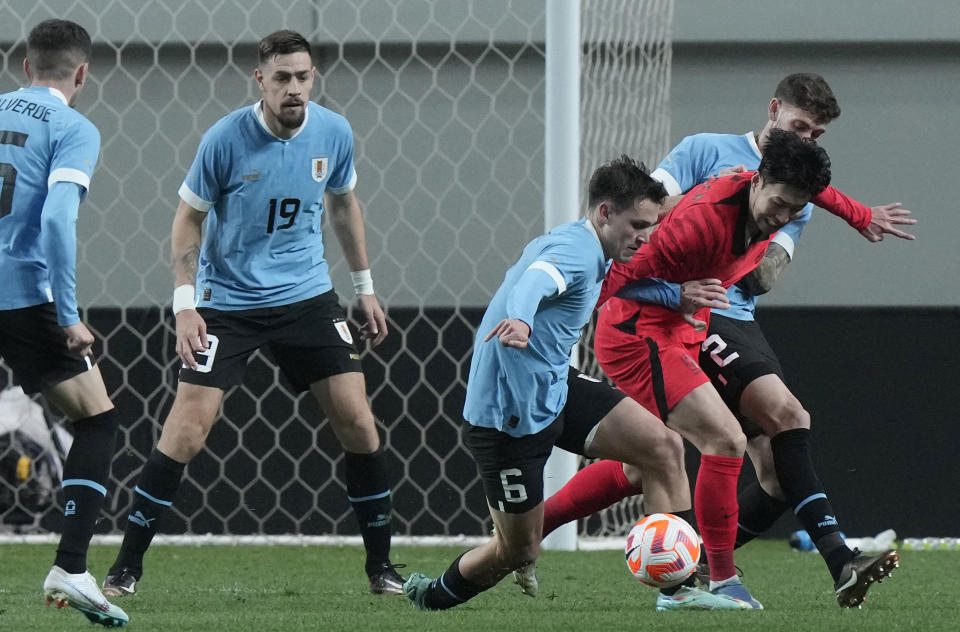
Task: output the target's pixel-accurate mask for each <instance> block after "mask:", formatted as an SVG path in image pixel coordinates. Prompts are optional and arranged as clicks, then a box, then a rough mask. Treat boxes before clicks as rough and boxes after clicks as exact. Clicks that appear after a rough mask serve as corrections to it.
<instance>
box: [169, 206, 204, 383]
mask: <svg viewBox="0 0 960 632" xmlns="http://www.w3.org/2000/svg"><path fill="white" fill-rule="evenodd" d="M206 218H207V214H206V213H204V212H203V211H199V210H197V209H195V208H193V207H192V206H190V205H189V204H187V203H186V202H184V201H183V200H180V204H179V205H178V206H177V213H176V215H174V218H173V229H172V230H171V232H170V252H171V256H172V260H173V286H174V288H176V289H175V290H174V301H173V302H174V305H173V311H174V314H176V318H177V355H178V356H179V357H180V360H181V361H182V362H183V363H184V364H185V365H186V366H188V367H190V368H191V369H196V368H198V366H199V365H198V364H197V360H196V358H194V356H193V352H194V351H203V350H205V349H207V348H208V347H209V342H208V341H207V324H206V322H204V320H203V317H201V316H200V314H199V313H197V310H196V309H195V308H194V307H192V306H190V303H192V302H193V288H194V283H196V279H197V265H198V263H199V260H200V243H201V239H202V237H203V220H205V219H206ZM178 292H180V293H181V296H180V297H178V294H177V293H178ZM186 295H189V296H186ZM181 301H186V302H187V303H186V304H185V305H181V304H179V303H180V302H181Z"/></svg>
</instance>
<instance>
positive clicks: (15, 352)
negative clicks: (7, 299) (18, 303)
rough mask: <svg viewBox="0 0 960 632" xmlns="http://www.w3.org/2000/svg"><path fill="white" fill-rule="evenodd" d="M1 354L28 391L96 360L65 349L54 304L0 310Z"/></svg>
mask: <svg viewBox="0 0 960 632" xmlns="http://www.w3.org/2000/svg"><path fill="white" fill-rule="evenodd" d="M0 357H2V358H3V360H4V362H6V363H7V364H8V365H9V366H10V368H11V369H12V370H13V377H14V381H15V382H17V383H19V384H20V386H21V387H22V388H23V390H24V392H25V393H28V394H33V393H39V392H40V391H44V390H46V389H48V388H50V387H51V386H55V385H57V384H59V383H60V382H63V381H65V380H68V379H70V378H72V377H75V376H77V375H80V374H81V373H83V372H84V371H89V370H90V369H91V368H92V367H93V365H94V364H95V363H96V361H95V359H94V357H93V356H92V355H89V356H87V357H86V358H81V357H80V356H79V355H77V354H75V353H73V352H71V351H70V350H69V349H67V335H66V334H65V333H64V332H63V327H61V326H60V325H59V324H57V309H56V307H54V304H53V303H41V304H40V305H33V306H31V307H22V308H20V309H5V310H0Z"/></svg>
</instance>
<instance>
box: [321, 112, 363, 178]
mask: <svg viewBox="0 0 960 632" xmlns="http://www.w3.org/2000/svg"><path fill="white" fill-rule="evenodd" d="M340 120H341V121H342V124H341V125H340V128H339V130H338V131H339V138H338V142H337V147H338V153H337V155H336V156H335V160H334V164H332V165H330V179H329V180H328V181H327V189H328V190H329V191H330V192H331V193H335V194H337V195H343V194H345V193H349V192H350V191H353V188H354V187H355V186H356V184H357V171H356V168H355V167H354V164H353V130H351V129H350V124H349V123H347V121H346V119H343V118H341V119H340Z"/></svg>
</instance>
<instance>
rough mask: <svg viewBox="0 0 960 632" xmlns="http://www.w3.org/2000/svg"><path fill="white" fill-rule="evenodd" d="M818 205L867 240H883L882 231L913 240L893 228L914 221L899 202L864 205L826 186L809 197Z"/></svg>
mask: <svg viewBox="0 0 960 632" xmlns="http://www.w3.org/2000/svg"><path fill="white" fill-rule="evenodd" d="M811 202H813V203H814V204H816V205H817V206H819V207H820V208H822V209H824V210H826V211H827V212H829V213H833V214H834V215H836V216H837V217H840V218H841V219H843V220H845V221H846V222H847V223H848V224H849V225H850V226H852V227H854V228H856V229H857V230H858V231H859V232H860V234H861V235H863V236H864V238H866V239H867V240H868V241H871V242H878V241H883V236H884V234H889V235H893V236H895V237H899V238H901V239H916V237H914V236H913V235H911V234H910V233H906V232H903V231H902V230H899V229H898V228H896V226H897V225H912V224H916V223H917V220H915V219H913V218H912V217H908V216H909V215H910V211H908V210H907V209H905V208H901V204H900V203H899V202H895V203H893V204H882V205H880V206H874V207H872V208H868V207H867V206H865V205H864V204H862V203H860V202H858V201H857V200H854V199H853V198H852V197H850V196H848V195H846V194H844V193H841V192H840V191H838V190H837V189H835V188H833V187H827V188H825V189H824V190H823V191H821V192H820V193H818V194H817V195H816V196H814V197H813V199H812V200H811Z"/></svg>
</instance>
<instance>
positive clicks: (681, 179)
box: [650, 135, 710, 195]
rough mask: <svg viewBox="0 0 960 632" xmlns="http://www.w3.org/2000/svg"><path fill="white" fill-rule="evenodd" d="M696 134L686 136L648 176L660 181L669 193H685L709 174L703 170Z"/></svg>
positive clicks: (701, 152) (701, 151)
mask: <svg viewBox="0 0 960 632" xmlns="http://www.w3.org/2000/svg"><path fill="white" fill-rule="evenodd" d="M700 145H701V143H700V142H699V139H698V136H697V135H693V136H687V137H686V138H684V139H683V140H681V141H680V142H679V143H678V144H677V146H676V147H674V148H673V149H671V150H670V153H669V154H667V157H666V158H664V159H663V160H661V161H660V164H659V165H657V168H656V169H655V170H654V172H653V173H651V174H650V176H651V177H652V178H653V179H654V180H658V181H660V182H661V183H662V184H663V186H664V188H666V190H667V193H668V194H669V195H680V194H682V193H686V192H687V191H689V190H690V189H692V188H693V187H695V186H696V185H697V184H699V183H701V182H703V181H704V180H706V179H707V177H709V176H710V174H709V173H708V174H704V173H701V172H702V171H703V168H702V164H703V160H702V158H703V148H702V147H700Z"/></svg>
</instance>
